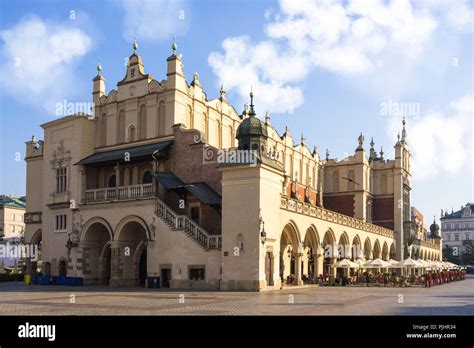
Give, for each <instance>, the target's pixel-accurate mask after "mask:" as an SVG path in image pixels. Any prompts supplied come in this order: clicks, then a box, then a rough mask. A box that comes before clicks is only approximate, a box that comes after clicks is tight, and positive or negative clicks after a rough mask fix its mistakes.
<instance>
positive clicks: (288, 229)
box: [280, 220, 301, 284]
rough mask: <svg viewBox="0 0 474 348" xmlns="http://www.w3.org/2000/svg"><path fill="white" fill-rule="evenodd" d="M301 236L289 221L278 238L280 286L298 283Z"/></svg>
mask: <svg viewBox="0 0 474 348" xmlns="http://www.w3.org/2000/svg"><path fill="white" fill-rule="evenodd" d="M300 249H301V235H300V232H299V230H298V227H297V226H296V224H295V223H294V221H292V220H290V221H289V222H288V223H287V224H286V225H285V227H284V228H283V230H282V232H281V236H280V278H281V281H282V284H284V283H286V284H288V283H290V284H291V283H294V284H297V283H298V276H299V277H301V274H298V270H299V268H300V267H299V266H300V265H299V252H300Z"/></svg>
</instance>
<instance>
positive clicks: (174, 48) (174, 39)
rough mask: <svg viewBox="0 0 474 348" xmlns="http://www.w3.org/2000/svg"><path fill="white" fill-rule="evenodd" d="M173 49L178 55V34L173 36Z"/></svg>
mask: <svg viewBox="0 0 474 348" xmlns="http://www.w3.org/2000/svg"><path fill="white" fill-rule="evenodd" d="M171 49H172V50H173V55H174V56H175V55H176V50H177V49H178V45H176V36H173V44H172V45H171Z"/></svg>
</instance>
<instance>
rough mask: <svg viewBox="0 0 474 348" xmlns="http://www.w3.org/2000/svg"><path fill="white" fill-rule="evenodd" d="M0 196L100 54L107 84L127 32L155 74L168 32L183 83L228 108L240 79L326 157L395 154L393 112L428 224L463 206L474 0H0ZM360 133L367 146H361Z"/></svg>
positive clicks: (263, 106)
mask: <svg viewBox="0 0 474 348" xmlns="http://www.w3.org/2000/svg"><path fill="white" fill-rule="evenodd" d="M0 6H1V8H0V10H1V13H2V15H1V17H0V55H1V59H0V85H1V94H0V113H1V123H0V127H1V129H0V131H1V133H0V153H1V156H0V166H1V168H2V174H1V178H0V179H1V181H0V193H7V194H15V193H16V194H24V193H25V168H26V167H25V163H24V161H23V158H24V153H25V145H24V142H25V141H27V140H29V139H30V138H31V135H32V134H35V135H36V136H37V138H40V139H41V138H42V132H41V128H40V127H39V124H41V123H44V122H46V121H49V120H52V119H55V118H57V117H59V116H58V115H57V112H56V111H57V110H56V108H55V106H56V105H57V103H63V102H79V103H83V102H90V101H91V92H92V90H91V89H92V81H91V80H92V78H93V77H94V76H95V73H96V71H95V67H96V65H97V60H98V59H100V61H101V65H102V69H103V70H102V72H103V75H104V76H105V78H106V86H107V91H109V90H110V89H113V88H115V84H116V83H117V82H118V81H120V80H121V79H122V78H123V75H124V72H125V66H124V64H125V62H126V58H127V57H128V56H129V55H130V54H131V53H132V42H133V38H134V37H137V38H138V44H139V49H138V51H139V53H140V54H141V56H142V58H143V60H144V64H145V70H146V72H147V73H151V74H152V75H153V76H154V77H155V78H156V79H158V80H162V79H164V78H165V69H166V57H168V56H169V55H170V53H171V48H170V46H171V42H172V37H173V36H176V40H177V44H178V53H180V54H182V55H183V62H184V69H185V72H186V76H187V78H188V80H191V79H192V75H193V72H195V71H197V72H199V74H200V80H201V82H202V84H203V86H204V89H205V90H206V92H207V96H208V98H209V99H212V98H216V97H218V94H219V86H220V85H221V83H222V84H223V85H224V87H225V89H226V90H227V97H228V99H229V100H230V101H231V103H232V104H233V105H234V106H235V108H236V109H237V110H238V111H240V110H242V109H243V104H244V103H245V102H247V100H248V92H249V89H250V86H253V91H254V94H255V104H256V110H257V113H258V115H259V116H260V117H262V116H263V115H264V114H265V112H266V111H268V112H269V113H270V115H271V122H272V124H273V125H274V126H275V127H276V128H277V129H278V130H279V131H280V133H283V130H284V127H285V125H288V126H289V127H290V130H291V132H292V134H293V136H294V137H295V139H299V138H300V135H301V133H302V132H304V135H305V138H306V142H307V143H308V144H309V145H310V146H311V147H312V146H313V145H316V146H317V147H318V149H319V153H320V154H321V155H324V153H325V151H326V149H329V152H330V154H331V157H336V158H343V157H345V156H347V155H350V154H352V153H353V152H354V149H355V148H356V146H357V137H358V135H359V133H360V132H363V133H364V135H365V138H366V150H368V149H369V145H368V143H369V141H370V138H371V137H373V138H374V141H375V144H376V145H375V147H376V149H377V150H378V151H380V148H381V147H383V150H384V152H385V157H389V158H393V145H394V144H395V142H396V136H397V132H398V131H399V130H400V129H401V120H402V117H403V116H405V117H406V120H407V131H408V137H409V138H408V142H409V145H410V148H411V151H412V154H413V161H412V172H413V185H412V186H413V190H412V204H413V205H414V206H416V207H417V208H419V209H420V210H421V211H422V212H423V213H424V215H425V216H426V219H427V220H428V221H430V220H431V219H432V216H433V215H434V214H437V215H439V211H440V209H442V208H443V209H446V208H447V209H449V210H451V209H452V208H454V209H455V210H456V209H459V207H460V206H461V205H462V204H465V203H466V202H468V201H474V190H473V182H474V170H473V162H474V158H473V156H474V150H473V146H474V145H473V140H472V138H473V133H474V125H473V104H474V103H473V99H474V97H473V93H474V91H473V86H474V81H473V79H474V77H473V65H472V64H473V63H472V62H473V60H474V59H473V49H474V48H473V47H474V45H473V26H474V24H473V7H474V5H473V1H462V0H445V1H444V0H440V1H435V0H429V1H428V0H426V1H416V2H410V1H407V0H388V1H382V0H380V1H378V0H361V1H358V0H354V1H329V0H328V1H294V0H288V1H287V0H282V1H266V0H262V1H247V0H240V1H237V0H233V1H226V2H223V1H218V0H212V1H211V0H199V1H184V0H183V1H172V2H168V1H161V0H135V1H131V0H123V1H120V0H115V1H112V0H110V1H103V2H101V3H99V2H98V1H92V0H84V1H73V0H70V1H59V0H58V1H52V0H44V1H41V2H38V1H22V0H20V1H15V2H12V1H0ZM367 140H368V141H367Z"/></svg>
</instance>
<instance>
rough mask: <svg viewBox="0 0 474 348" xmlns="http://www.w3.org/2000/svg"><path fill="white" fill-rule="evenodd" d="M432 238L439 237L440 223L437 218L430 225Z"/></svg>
mask: <svg viewBox="0 0 474 348" xmlns="http://www.w3.org/2000/svg"><path fill="white" fill-rule="evenodd" d="M430 232H431V238H439V225H438V224H437V223H436V219H435V220H433V223H432V224H431V226H430Z"/></svg>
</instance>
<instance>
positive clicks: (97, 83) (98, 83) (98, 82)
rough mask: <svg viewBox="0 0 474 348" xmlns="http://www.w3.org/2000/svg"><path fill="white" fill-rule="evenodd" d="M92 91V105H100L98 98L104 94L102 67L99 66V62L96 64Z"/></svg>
mask: <svg viewBox="0 0 474 348" xmlns="http://www.w3.org/2000/svg"><path fill="white" fill-rule="evenodd" d="M92 81H93V89H92V101H93V103H94V105H96V106H99V105H100V97H102V96H103V95H104V94H105V79H104V77H103V76H102V66H101V65H100V60H99V62H98V64H97V76H96V77H94V79H93V80H92Z"/></svg>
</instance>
